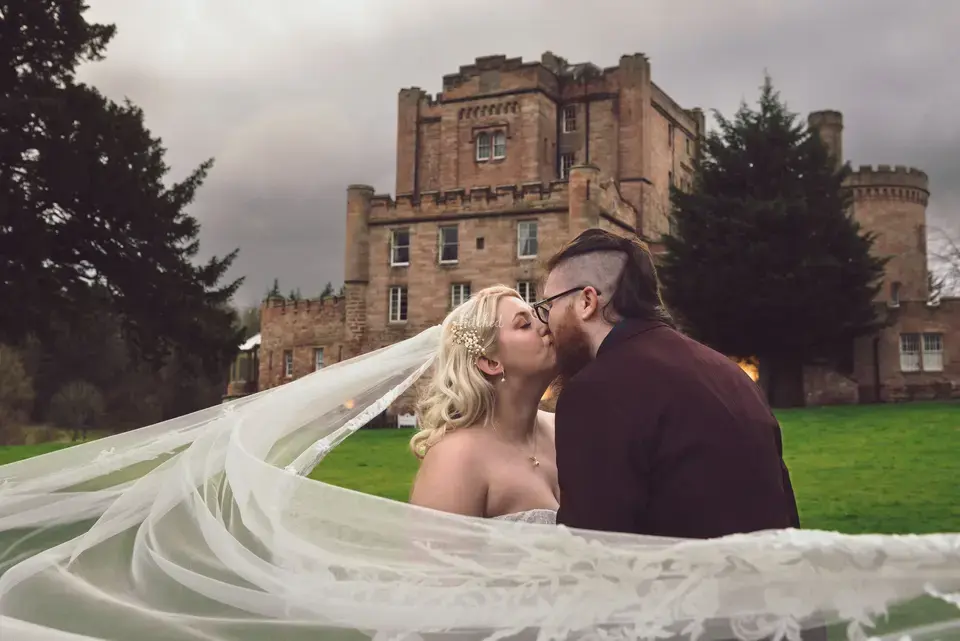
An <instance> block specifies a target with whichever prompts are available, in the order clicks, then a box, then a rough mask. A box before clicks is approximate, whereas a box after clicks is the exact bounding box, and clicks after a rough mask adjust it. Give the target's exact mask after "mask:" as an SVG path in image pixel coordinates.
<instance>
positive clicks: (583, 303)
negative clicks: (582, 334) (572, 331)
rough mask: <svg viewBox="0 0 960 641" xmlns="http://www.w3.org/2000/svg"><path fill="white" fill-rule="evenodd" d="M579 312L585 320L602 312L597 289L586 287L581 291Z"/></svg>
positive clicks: (578, 304) (578, 305)
mask: <svg viewBox="0 0 960 641" xmlns="http://www.w3.org/2000/svg"><path fill="white" fill-rule="evenodd" d="M577 312H579V314H580V318H581V319H583V320H585V321H586V320H590V319H591V318H593V317H594V316H596V315H598V314H599V313H600V297H599V296H598V295H597V290H596V289H595V288H593V287H586V288H584V290H583V291H582V292H580V300H578V301H577Z"/></svg>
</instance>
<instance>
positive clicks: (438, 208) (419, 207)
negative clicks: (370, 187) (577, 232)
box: [370, 180, 569, 220]
mask: <svg viewBox="0 0 960 641" xmlns="http://www.w3.org/2000/svg"><path fill="white" fill-rule="evenodd" d="M568 199H569V185H568V182H567V181H566V180H554V181H551V182H549V183H540V182H528V183H523V184H520V185H500V186H497V187H474V188H472V189H451V190H448V191H424V192H421V193H420V200H419V201H417V200H415V198H414V196H413V194H397V197H396V199H394V198H392V197H391V196H390V195H389V194H377V195H374V196H372V197H371V199H370V220H389V219H392V218H405V217H408V216H424V215H442V214H447V213H467V212H471V211H474V212H489V211H518V212H520V211H530V212H535V211H537V210H542V209H548V208H554V207H567V205H568Z"/></svg>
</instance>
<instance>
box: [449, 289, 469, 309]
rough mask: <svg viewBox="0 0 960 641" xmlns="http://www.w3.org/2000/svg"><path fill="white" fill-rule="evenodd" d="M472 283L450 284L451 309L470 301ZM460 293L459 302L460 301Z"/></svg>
mask: <svg viewBox="0 0 960 641" xmlns="http://www.w3.org/2000/svg"><path fill="white" fill-rule="evenodd" d="M472 289H473V288H472V287H471V286H470V283H450V309H456V308H457V307H459V306H460V305H462V304H464V303H465V302H467V301H468V300H469V299H470V296H471V295H472V293H473V291H472ZM458 292H459V302H457V301H458V295H457V294H458Z"/></svg>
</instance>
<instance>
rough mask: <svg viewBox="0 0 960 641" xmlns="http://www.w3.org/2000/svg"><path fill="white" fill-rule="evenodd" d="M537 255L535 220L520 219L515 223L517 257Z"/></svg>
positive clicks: (533, 256)
mask: <svg viewBox="0 0 960 641" xmlns="http://www.w3.org/2000/svg"><path fill="white" fill-rule="evenodd" d="M536 256H537V221H535V220H521V221H520V222H519V223H517V258H535V257H536Z"/></svg>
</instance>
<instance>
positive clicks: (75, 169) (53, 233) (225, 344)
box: [0, 0, 242, 372]
mask: <svg viewBox="0 0 960 641" xmlns="http://www.w3.org/2000/svg"><path fill="white" fill-rule="evenodd" d="M87 9H88V7H87V6H86V5H85V4H84V2H82V0H7V1H6V2H4V3H3V5H2V6H0V87H2V88H3V94H2V96H0V300H5V301H16V304H15V305H2V306H0V339H3V340H7V341H9V342H18V341H21V340H23V339H24V337H25V336H27V335H28V334H30V333H32V332H35V333H37V334H38V335H39V337H40V339H41V340H43V338H44V337H45V336H48V335H49V334H50V333H51V330H52V325H53V323H54V322H55V319H58V318H59V319H65V318H66V319H72V320H73V321H74V322H79V319H83V318H84V317H85V316H86V317H87V318H88V319H89V322H96V317H95V315H94V314H95V312H96V311H97V310H98V309H100V306H99V302H100V301H99V295H100V294H99V291H101V290H102V291H106V292H107V293H108V296H109V300H110V305H111V307H112V308H113V309H115V310H116V311H117V312H118V313H119V314H120V317H121V319H122V325H123V330H124V332H125V334H126V335H127V336H128V337H129V338H130V340H131V341H132V342H133V344H135V345H136V346H137V348H138V351H139V353H140V356H141V357H142V358H145V359H150V360H155V361H157V362H159V361H162V359H163V358H165V357H166V356H169V354H170V353H171V351H172V350H173V348H174V347H180V348H182V349H186V350H188V351H190V352H191V353H193V354H196V355H198V356H199V357H200V358H201V360H202V362H203V365H204V367H206V368H207V369H208V370H209V371H211V372H213V371H217V370H219V369H221V368H222V367H223V363H224V362H225V361H226V360H228V359H229V358H231V357H232V356H233V354H234V353H235V351H236V345H237V344H238V340H239V337H238V335H237V334H236V332H235V331H233V328H232V327H231V317H230V314H229V313H227V311H226V310H225V305H226V303H227V302H228V301H229V300H230V298H231V297H232V295H233V293H234V292H235V291H236V289H237V287H238V286H239V285H240V284H241V282H242V279H238V280H235V281H233V282H232V283H228V284H225V285H221V284H220V281H221V279H222V278H223V277H224V275H225V273H226V271H227V270H228V269H229V268H230V266H231V264H232V263H233V261H234V259H235V258H236V255H237V252H236V251H234V252H232V253H230V254H228V255H227V256H225V257H223V258H218V257H214V258H211V259H210V260H209V261H207V262H206V263H205V264H201V265H195V264H194V262H193V261H194V259H195V258H196V256H197V253H198V250H199V243H198V240H197V236H198V234H199V229H200V228H199V224H198V223H197V221H196V219H194V218H193V217H192V216H190V215H189V214H187V213H186V211H185V210H186V208H187V207H188V206H189V205H190V204H191V203H192V202H193V200H194V196H195V194H196V191H197V189H199V187H200V186H201V184H202V183H203V180H204V178H205V177H206V175H207V172H208V171H209V170H210V168H211V166H212V161H207V162H205V163H203V164H202V165H200V167H198V168H197V169H196V170H195V171H194V172H193V173H192V174H190V175H189V176H188V177H187V178H186V179H185V180H183V181H182V182H179V183H175V184H172V185H170V186H167V185H166V184H165V183H164V179H165V178H166V176H167V173H168V171H169V169H168V167H167V166H166V165H165V163H164V160H163V157H164V153H165V150H164V148H163V146H162V142H161V140H160V139H158V138H154V137H152V136H151V135H150V133H149V131H147V129H146V127H145V126H144V122H143V112H142V111H141V110H140V109H138V108H137V107H135V106H134V105H133V104H131V103H130V102H124V103H123V104H117V103H114V102H113V101H110V100H108V99H107V98H106V97H104V96H103V95H101V94H100V93H99V92H98V91H97V90H96V89H94V88H93V87H90V86H87V85H84V84H82V83H78V82H76V80H75V77H74V74H75V70H76V68H77V67H78V65H79V64H81V63H84V62H93V61H97V60H100V59H102V58H103V51H104V48H105V47H106V45H107V43H108V42H109V41H110V39H111V38H112V37H113V35H114V33H115V28H114V27H113V26H108V25H99V24H90V23H88V22H87V21H86V20H85V19H84V15H83V14H84V13H85V12H86V11H87ZM95 290H96V291H95Z"/></svg>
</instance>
